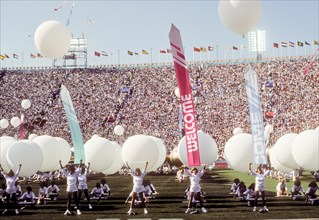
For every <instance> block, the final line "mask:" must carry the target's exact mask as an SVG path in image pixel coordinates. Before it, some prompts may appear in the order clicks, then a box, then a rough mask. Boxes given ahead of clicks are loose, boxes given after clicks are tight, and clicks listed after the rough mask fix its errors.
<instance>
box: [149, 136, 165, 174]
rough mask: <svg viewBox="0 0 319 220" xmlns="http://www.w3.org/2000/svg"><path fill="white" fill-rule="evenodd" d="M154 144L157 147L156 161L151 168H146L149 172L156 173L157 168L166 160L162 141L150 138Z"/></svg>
mask: <svg viewBox="0 0 319 220" xmlns="http://www.w3.org/2000/svg"><path fill="white" fill-rule="evenodd" d="M150 137H151V138H152V139H153V140H154V141H155V142H156V143H157V147H158V159H157V162H156V163H155V165H154V166H153V167H149V168H147V169H148V170H149V171H156V170H157V168H159V167H160V166H162V164H163V163H164V162H165V159H166V147H165V145H164V143H163V141H162V140H161V139H159V138H157V137H153V136H150Z"/></svg>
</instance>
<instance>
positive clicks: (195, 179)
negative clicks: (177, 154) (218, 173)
mask: <svg viewBox="0 0 319 220" xmlns="http://www.w3.org/2000/svg"><path fill="white" fill-rule="evenodd" d="M205 169H206V165H204V167H203V169H202V170H201V171H200V172H198V169H197V168H196V167H193V168H192V169H191V171H189V170H188V168H187V167H185V166H184V174H185V175H187V176H189V179H190V182H191V185H190V188H189V192H190V198H189V200H188V206H187V210H186V211H185V213H190V212H191V208H192V204H193V202H192V201H193V199H194V198H195V200H198V201H199V202H200V205H201V207H202V212H204V213H205V212H207V210H206V209H205V207H204V203H203V199H202V196H201V187H200V184H199V182H200V180H201V177H202V176H203V175H204V173H205Z"/></svg>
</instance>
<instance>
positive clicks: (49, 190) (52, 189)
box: [48, 185, 60, 193]
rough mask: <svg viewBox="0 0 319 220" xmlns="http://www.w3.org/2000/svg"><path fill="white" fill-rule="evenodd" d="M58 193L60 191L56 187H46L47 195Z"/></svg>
mask: <svg viewBox="0 0 319 220" xmlns="http://www.w3.org/2000/svg"><path fill="white" fill-rule="evenodd" d="M58 192H60V189H59V187H58V186H57V185H53V186H52V185H50V186H48V193H58Z"/></svg>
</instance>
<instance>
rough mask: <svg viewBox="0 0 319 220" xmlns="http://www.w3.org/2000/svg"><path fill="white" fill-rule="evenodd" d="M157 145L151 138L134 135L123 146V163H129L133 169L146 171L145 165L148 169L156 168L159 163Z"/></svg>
mask: <svg viewBox="0 0 319 220" xmlns="http://www.w3.org/2000/svg"><path fill="white" fill-rule="evenodd" d="M158 154H159V152H158V146H157V143H156V142H155V141H154V140H153V139H152V138H151V137H149V136H146V135H141V134H140V135H134V136H131V137H129V138H128V139H127V140H126V141H125V142H124V144H123V146H122V151H121V155H122V161H123V162H124V163H126V162H128V163H129V165H130V167H131V168H132V169H136V168H140V169H141V170H143V169H144V167H145V163H146V162H148V167H150V168H151V167H154V166H155V164H156V163H157V161H158Z"/></svg>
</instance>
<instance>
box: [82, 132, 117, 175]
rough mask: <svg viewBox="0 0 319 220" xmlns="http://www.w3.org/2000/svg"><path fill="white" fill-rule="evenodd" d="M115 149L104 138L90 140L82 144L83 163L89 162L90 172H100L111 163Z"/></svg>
mask: <svg viewBox="0 0 319 220" xmlns="http://www.w3.org/2000/svg"><path fill="white" fill-rule="evenodd" d="M116 148H117V147H116V146H114V145H113V144H112V143H111V142H110V141H109V140H107V139H105V138H102V137H95V138H92V139H90V140H88V141H87V142H86V143H85V144H84V151H85V161H86V162H87V163H88V162H90V164H91V165H90V168H91V170H93V171H95V172H102V171H104V170H106V169H107V168H108V167H109V166H110V165H111V163H112V162H113V160H114V155H115V150H116Z"/></svg>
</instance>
